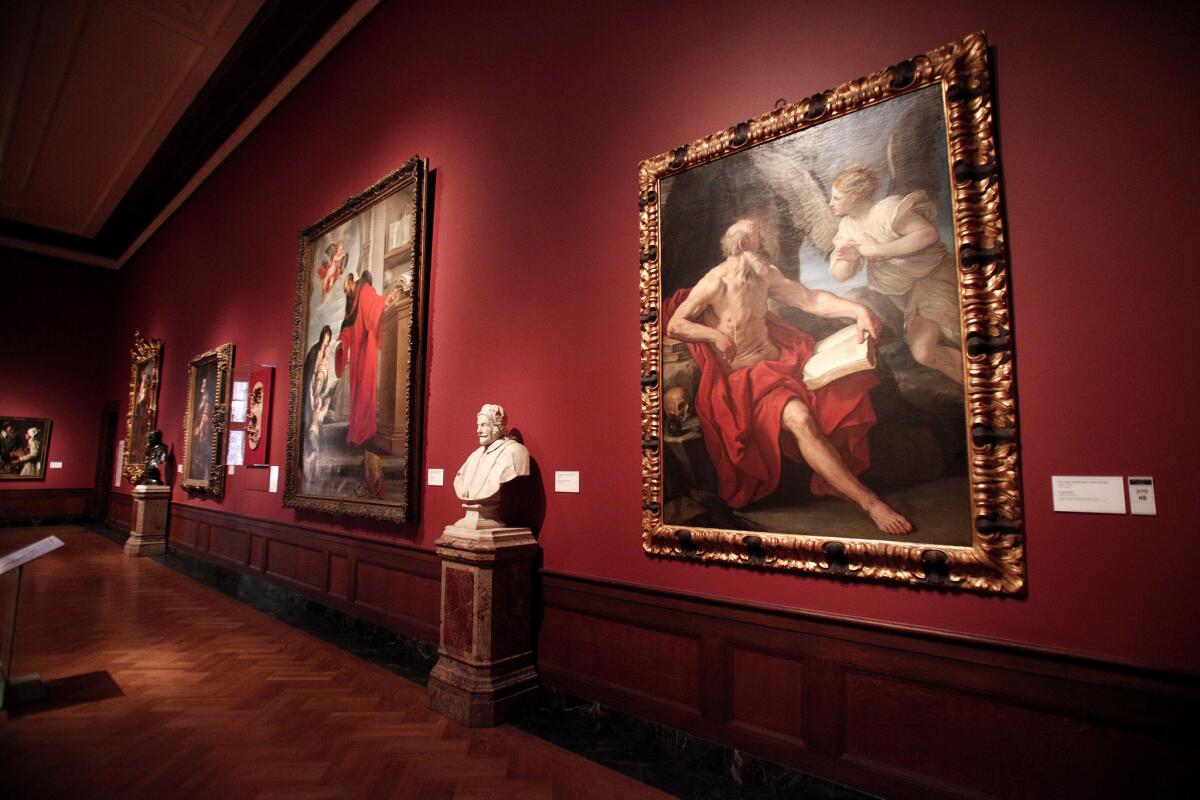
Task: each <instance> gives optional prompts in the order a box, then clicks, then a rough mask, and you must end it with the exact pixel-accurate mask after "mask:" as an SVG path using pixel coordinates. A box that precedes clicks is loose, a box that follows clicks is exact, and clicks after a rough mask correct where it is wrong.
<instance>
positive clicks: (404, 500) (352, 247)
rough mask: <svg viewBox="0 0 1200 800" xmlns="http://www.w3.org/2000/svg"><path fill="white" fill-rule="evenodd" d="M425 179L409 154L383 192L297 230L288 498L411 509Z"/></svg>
mask: <svg viewBox="0 0 1200 800" xmlns="http://www.w3.org/2000/svg"><path fill="white" fill-rule="evenodd" d="M423 175H424V172H423V165H422V164H421V162H419V161H414V162H410V164H409V165H408V166H407V167H406V168H404V169H402V170H400V171H399V173H397V175H395V176H390V178H389V179H385V181H389V180H390V183H388V184H387V186H386V187H385V188H379V186H378V185H377V186H376V187H372V189H371V190H368V192H366V193H364V195H363V196H361V197H360V198H355V199H353V200H351V201H349V203H348V204H347V205H344V206H343V207H342V208H341V209H339V210H338V211H337V212H334V214H332V215H330V217H329V218H327V219H326V220H322V222H320V223H317V225H315V226H313V227H312V228H310V229H308V230H307V231H305V232H304V233H303V234H302V235H301V251H302V256H301V263H300V266H299V269H298V288H297V292H298V295H299V296H298V298H297V304H298V306H299V309H300V313H299V317H300V322H299V323H298V328H297V330H296V331H295V333H294V343H293V358H292V376H291V377H292V383H293V388H294V391H293V394H292V397H293V407H292V408H291V409H290V418H289V437H288V448H289V449H288V452H289V456H288V475H287V484H286V489H285V503H286V504H288V505H292V506H294V507H299V508H315V509H319V510H326V511H334V512H339V513H351V514H357V515H362V516H370V517H376V518H385V519H402V518H404V517H405V516H406V515H407V513H408V509H409V506H410V504H411V500H412V494H413V491H412V488H413V485H412V480H413V475H414V473H413V465H412V463H411V462H412V456H413V455H414V454H415V453H416V452H418V450H417V449H415V448H414V447H413V438H414V436H415V432H416V431H415V427H414V425H415V415H414V413H412V410H413V409H415V406H416V403H415V400H416V399H418V398H416V397H414V383H415V382H416V381H417V380H418V379H419V377H420V376H419V372H420V361H421V350H420V345H421V341H422V339H423V336H422V330H421V328H420V324H421V314H422V311H423V306H424V303H423V300H422V296H421V292H422V291H423V289H424V284H425V280H426V279H425V276H424V272H423V269H424V266H423V265H424V261H423V253H424V249H423V233H422V231H421V230H420V229H419V227H418V221H419V220H420V219H423V209H421V208H420V203H421V202H422V198H423V187H422V180H423ZM382 183H383V182H381V184H382Z"/></svg>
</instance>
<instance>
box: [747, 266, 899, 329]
mask: <svg viewBox="0 0 1200 800" xmlns="http://www.w3.org/2000/svg"><path fill="white" fill-rule="evenodd" d="M770 296H771V297H773V298H774V299H776V300H778V301H779V302H781V303H783V304H784V305H789V306H791V307H792V308H798V309H800V310H801V311H807V312H808V313H809V314H814V315H816V316H818V317H840V318H842V319H852V320H854V323H855V324H856V325H857V326H858V340H859V341H860V342H861V341H863V340H864V339H866V338H867V336H868V335H869V336H873V337H875V338H876V339H878V338H879V334H880V332H881V331H882V330H883V323H882V322H880V320H879V317H877V316H875V312H874V311H872V310H871V309H869V308H867V307H866V306H864V305H862V304H861V303H856V302H854V301H853V300H847V299H846V298H844V297H838V296H837V295H836V294H833V293H832V292H826V291H823V290H821V289H809V288H808V287H807V286H805V285H804V284H802V283H799V282H797V281H794V280H791V279H790V278H787V277H784V274H783V273H782V272H780V271H779V269H778V268H777V267H771V288H770Z"/></svg>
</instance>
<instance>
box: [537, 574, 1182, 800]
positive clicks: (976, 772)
mask: <svg viewBox="0 0 1200 800" xmlns="http://www.w3.org/2000/svg"><path fill="white" fill-rule="evenodd" d="M542 595H543V602H544V606H545V607H544V622H543V625H542V629H541V632H540V638H539V653H538V670H539V672H540V674H541V676H542V679H543V681H545V682H546V683H548V684H550V685H552V686H556V687H558V688H560V689H563V690H565V691H568V692H571V693H573V694H577V695H580V696H583V697H587V698H590V699H594V700H599V701H600V702H604V703H608V704H610V705H613V706H615V707H617V708H620V709H622V710H624V711H627V712H629V713H631V714H634V715H636V716H640V717H643V718H646V719H650V720H653V721H655V722H659V723H662V724H666V725H671V726H673V727H676V728H680V729H682V730H683V731H685V732H687V733H691V734H695V735H697V736H700V737H703V738H706V739H710V740H712V741H715V742H719V743H721V744H724V745H727V746H729V747H734V748H738V749H740V750H742V751H745V752H747V753H750V754H752V755H757V756H761V757H764V758H767V759H771V760H774V761H778V762H780V763H783V764H786V765H788V766H792V767H795V768H797V769H800V770H803V771H805V772H809V773H812V774H814V775H820V776H822V777H825V778H828V779H830V780H833V781H836V782H838V783H843V784H846V785H849V786H853V787H855V788H858V789H860V790H863V791H866V792H869V793H872V794H878V795H880V796H884V797H888V798H889V800H906V799H911V800H917V799H918V798H920V800H928V799H930V798H935V799H936V798H944V799H946V800H949V799H950V798H954V799H955V800H966V799H967V798H972V800H979V799H980V798H1012V800H1018V799H1020V800H1027V799H1030V798H1060V797H1137V796H1153V797H1167V796H1177V795H1179V794H1180V793H1181V788H1182V787H1184V786H1186V785H1187V783H1186V781H1187V780H1189V778H1188V776H1186V775H1185V770H1186V768H1187V767H1188V766H1189V765H1190V764H1191V761H1192V756H1190V755H1189V753H1190V754H1193V755H1194V753H1195V752H1196V751H1197V749H1198V748H1200V737H1198V735H1197V732H1196V730H1195V724H1194V722H1195V719H1197V718H1198V716H1200V675H1197V674H1195V673H1183V672H1177V671H1169V670H1159V669H1154V668H1150V667H1145V666H1139V665H1133V664H1122V663H1116V662H1111V661H1104V660H1100V659H1097V658H1094V657H1090V656H1085V655H1077V654H1070V653H1061V652H1056V651H1044V650H1038V649H1035V648H1031V647H1027V646H1022V645H1017V644H1014V643H1011V642H998V641H991V640H984V639H971V638H968V637H963V636H955V635H951V634H947V633H945V632H939V631H932V630H926V629H918V628H903V627H899V626H894V625H884V624H880V623H876V622H870V621H866V620H855V619H849V618H842V617H836V616H831V615H817V614H810V613H805V612H798V611H794V610H790V609H782V608H777V607H769V606H756V605H752V604H747V603H734V602H729V601H724V600H719V599H714V598H706V597H702V596H697V595H689V594H684V593H679V592H668V591H664V590H658V589H646V588H643V587H636V586H630V585H626V584H618V583H615V582H611V581H601V580H597V579H591V578H581V577H575V576H569V575H563V574H558V573H549V572H546V573H543V581H542ZM685 642H692V643H694V642H700V643H701V647H700V653H701V656H702V657H699V658H697V657H696V654H697V652H696V649H695V646H694V644H693V645H691V646H688V645H685V644H684V643H685ZM693 692H698V693H699V695H698V696H694V695H693ZM681 703H685V704H687V705H688V706H689V708H690V709H692V711H691V713H683V712H682V711H681V709H680V706H681ZM1182 793H1183V794H1186V793H1187V792H1182Z"/></svg>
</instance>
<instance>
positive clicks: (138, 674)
mask: <svg viewBox="0 0 1200 800" xmlns="http://www.w3.org/2000/svg"><path fill="white" fill-rule="evenodd" d="M51 533H53V534H55V535H57V536H58V537H59V538H61V539H63V540H64V541H65V542H66V544H67V546H66V547H64V548H62V549H60V550H58V551H56V552H54V553H51V554H50V555H48V556H44V557H43V558H41V559H40V560H38V561H37V562H35V563H34V564H32V565H31V566H30V567H28V568H27V569H26V570H25V575H24V577H23V585H22V590H21V608H20V613H19V620H18V628H17V639H16V652H15V658H14V674H17V675H20V674H23V673H27V672H37V673H39V674H40V675H41V677H42V680H43V681H44V682H46V683H47V685H48V687H49V689H50V698H49V700H48V701H46V702H44V703H41V704H37V705H29V706H26V707H24V708H18V709H16V710H15V711H13V712H0V797H5V798H25V797H30V798H60V797H61V798H71V799H72V800H91V798H105V797H114V798H115V797H121V798H232V799H234V800H240V799H241V798H258V799H259V800H275V799H276V798H277V799H278V800H285V799H286V800H302V799H308V798H312V799H313V800H316V799H317V798H395V799H396V800H399V799H400V798H412V799H413V800H433V799H434V798H457V799H458V800H474V799H475V798H538V799H539V800H540V799H541V798H605V799H607V798H618V797H625V798H662V797H666V795H663V794H661V793H659V792H657V791H655V790H653V789H650V788H648V787H645V786H643V785H641V784H638V783H636V782H634V781H631V780H630V779H628V778H625V777H624V776H621V775H618V774H617V773H614V772H611V771H609V770H606V769H604V768H603V767H600V766H598V765H596V764H594V763H592V762H590V761H587V760H585V759H582V758H580V757H578V756H576V755H574V754H571V753H568V752H566V751H563V750H560V749H558V748H556V747H554V746H552V745H550V744H547V743H546V742H543V741H541V740H539V739H536V738H533V737H531V736H529V735H527V734H524V733H522V732H520V731H517V730H514V729H512V728H509V727H500V728H493V729H488V730H474V731H473V730H469V729H466V728H463V727H461V726H460V725H457V724H456V723H453V722H450V721H448V720H446V719H445V718H443V717H440V716H438V715H437V714H434V713H433V712H431V711H429V710H428V709H427V708H426V707H425V703H426V697H425V690H424V689H423V688H421V687H419V686H417V685H415V684H413V683H410V682H408V681H406V680H404V679H403V678H400V677H397V676H395V675H393V674H391V673H389V672H387V671H385V670H383V669H380V668H378V667H376V666H374V665H372V664H369V663H366V662H364V661H362V660H360V659H358V658H355V657H354V656H351V655H349V654H347V653H345V652H343V651H341V650H338V649H337V648H335V647H333V646H331V645H328V644H326V643H324V642H321V641H319V640H317V639H314V638H312V637H311V636H309V635H308V634H305V633H302V632H300V631H297V630H295V629H293V628H290V627H288V626H286V625H285V624H283V623H281V622H278V621H277V620H274V619H272V618H270V617H269V616H266V615H265V614H262V613H260V612H258V611H255V610H253V609H251V608H247V607H245V606H243V605H241V604H240V603H238V602H237V601H235V600H233V599H231V598H228V597H225V596H224V595H222V594H220V593H219V592H217V591H215V590H213V589H210V588H208V587H205V586H202V585H200V584H198V583H196V582H194V581H192V580H190V579H188V578H186V577H184V576H182V575H179V574H177V573H175V572H172V571H171V570H169V569H167V568H165V567H163V566H162V565H160V564H157V563H154V562H152V561H150V560H148V559H129V558H125V556H124V555H123V553H122V551H121V548H120V547H119V546H118V545H116V544H115V543H113V542H111V541H109V540H107V539H104V538H102V537H100V536H97V535H96V534H93V533H90V532H88V531H86V530H84V529H82V528H77V527H73V526H61V527H55V528H37V529H16V530H9V531H0V552H9V551H11V550H13V549H16V548H17V547H19V546H23V545H25V544H27V543H29V542H32V541H36V540H37V539H40V538H42V537H43V536H46V535H49V534H51Z"/></svg>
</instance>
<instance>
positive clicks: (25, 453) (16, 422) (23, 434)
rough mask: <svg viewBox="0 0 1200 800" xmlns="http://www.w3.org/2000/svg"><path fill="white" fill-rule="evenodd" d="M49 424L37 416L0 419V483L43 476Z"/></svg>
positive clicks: (48, 438) (46, 420)
mask: <svg viewBox="0 0 1200 800" xmlns="http://www.w3.org/2000/svg"><path fill="white" fill-rule="evenodd" d="M51 426H52V423H51V421H50V420H48V419H44V418H40V417H5V416H0V481H40V480H42V479H44V478H45V477H46V463H47V458H49V455H50V428H51Z"/></svg>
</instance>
